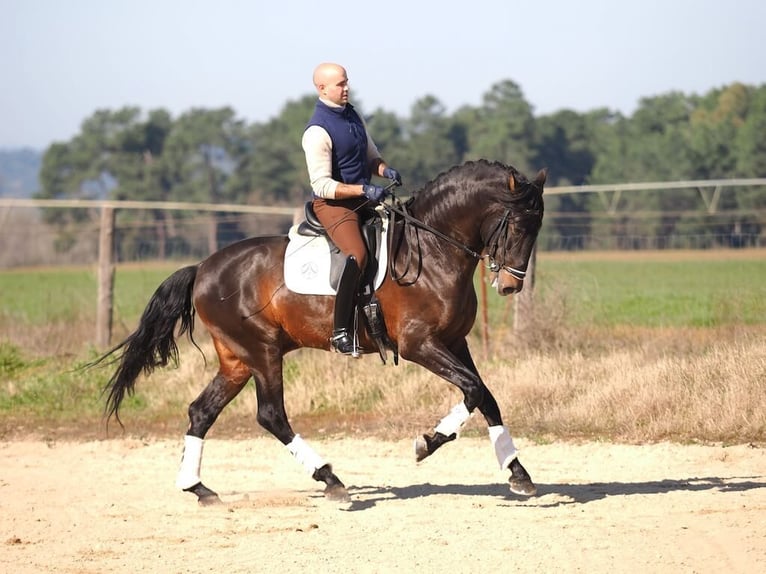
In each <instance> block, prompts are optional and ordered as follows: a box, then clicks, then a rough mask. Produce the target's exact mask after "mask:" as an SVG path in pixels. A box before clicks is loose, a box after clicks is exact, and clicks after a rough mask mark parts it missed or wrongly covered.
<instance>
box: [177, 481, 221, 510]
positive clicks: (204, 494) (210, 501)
mask: <svg viewBox="0 0 766 574" xmlns="http://www.w3.org/2000/svg"><path fill="white" fill-rule="evenodd" d="M184 492H191V493H193V494H196V495H197V502H198V503H199V505H200V506H215V505H216V504H223V502H221V499H220V498H218V493H216V492H215V491H212V490H210V489H209V488H208V487H207V486H205V485H204V484H202V483H201V482H198V483H197V484H195V485H194V486H192V487H191V488H185V489H184Z"/></svg>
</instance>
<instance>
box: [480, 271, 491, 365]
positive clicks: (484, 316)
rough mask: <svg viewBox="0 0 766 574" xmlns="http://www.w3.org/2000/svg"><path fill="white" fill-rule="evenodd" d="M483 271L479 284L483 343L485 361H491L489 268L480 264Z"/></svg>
mask: <svg viewBox="0 0 766 574" xmlns="http://www.w3.org/2000/svg"><path fill="white" fill-rule="evenodd" d="M479 269H481V272H480V275H479V282H480V283H481V303H480V304H481V342H482V350H483V351H484V360H485V361H486V360H487V359H489V314H488V312H487V268H486V266H485V265H484V263H483V262H480V263H479Z"/></svg>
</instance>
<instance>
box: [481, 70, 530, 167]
mask: <svg viewBox="0 0 766 574" xmlns="http://www.w3.org/2000/svg"><path fill="white" fill-rule="evenodd" d="M482 104H483V105H482V107H481V108H480V110H479V114H478V117H477V122H476V123H475V124H473V125H472V126H470V129H469V132H468V138H469V156H470V157H471V158H473V159H476V158H484V159H487V160H490V161H493V160H496V161H501V162H503V163H507V164H511V165H513V166H514V167H516V168H517V169H518V170H520V171H522V172H529V171H530V169H531V168H532V166H531V160H532V159H533V150H534V147H535V120H534V116H533V115H532V107H531V106H530V105H529V103H528V102H527V101H526V100H525V99H524V94H523V93H522V91H521V88H520V87H519V85H518V84H516V83H515V82H513V81H511V80H504V81H502V82H499V83H497V84H494V85H493V86H492V87H491V88H490V90H489V91H488V92H487V93H485V94H484V96H483V98H482Z"/></svg>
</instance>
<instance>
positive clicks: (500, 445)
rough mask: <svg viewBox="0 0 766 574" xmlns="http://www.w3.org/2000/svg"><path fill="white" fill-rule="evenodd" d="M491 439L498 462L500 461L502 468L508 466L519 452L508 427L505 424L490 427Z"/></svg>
mask: <svg viewBox="0 0 766 574" xmlns="http://www.w3.org/2000/svg"><path fill="white" fill-rule="evenodd" d="M489 440H490V441H492V446H493V447H494V448H495V455H496V456H497V462H498V463H500V469H501V470H504V469H506V468H508V465H509V464H511V461H512V460H513V459H514V458H516V457H517V456H518V454H519V451H518V450H516V447H515V446H514V444H513V439H512V438H511V435H510V433H509V432H508V427H506V426H505V425H497V426H493V427H489Z"/></svg>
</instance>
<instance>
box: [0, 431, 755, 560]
mask: <svg viewBox="0 0 766 574" xmlns="http://www.w3.org/2000/svg"><path fill="white" fill-rule="evenodd" d="M307 439H308V440H309V442H310V443H311V444H312V445H313V446H314V448H315V449H316V450H317V451H319V452H320V453H321V454H322V455H323V456H324V457H325V459H327V460H328V461H330V462H332V463H333V464H334V468H335V470H336V472H337V474H338V475H339V476H340V478H341V479H342V480H343V481H344V482H345V483H346V485H347V486H348V487H349V491H350V493H351V497H352V502H351V503H350V504H341V505H339V504H336V503H331V502H329V501H326V500H324V498H323V496H322V494H321V485H320V484H319V483H315V482H314V481H313V480H311V478H310V477H309V476H308V475H306V474H305V472H304V471H303V469H302V467H300V466H299V465H298V463H297V462H295V461H294V460H293V459H292V458H291V457H290V455H289V454H288V453H287V451H286V449H284V448H283V447H281V445H279V444H278V443H277V442H276V441H275V440H274V439H271V438H255V439H253V440H224V439H220V440H216V439H211V440H209V441H207V443H206V445H205V458H204V461H203V469H202V476H203V480H204V481H205V483H206V484H207V485H208V486H210V487H211V488H213V489H215V490H217V491H218V492H219V493H220V494H221V498H222V499H223V501H224V503H225V504H224V505H223V506H217V507H200V506H198V505H197V503H196V498H195V497H194V496H193V495H190V494H187V493H183V492H179V491H177V490H176V489H175V487H174V480H175V472H176V469H177V464H178V462H179V459H180V454H181V440H180V437H179V440H160V439H157V440H138V439H126V438H121V439H111V440H107V441H91V442H47V443H46V442H42V441H31V440H30V441H12V442H6V443H3V444H2V445H0V544H1V545H2V546H0V572H9V573H11V572H13V573H26V572H30V573H31V572H34V573H37V572H99V573H101V572H226V573H227V574H228V573H234V572H264V573H265V572H270V573H271V572H276V573H279V574H286V573H292V572H300V573H302V574H305V573H306V572H319V571H322V572H343V573H346V572H419V573H421V572H422V573H431V572H434V573H439V574H444V573H447V572H449V573H460V572H482V573H489V572H500V571H503V572H510V573H514V572H673V573H678V572H716V573H719V572H743V573H744V572H747V573H752V572H766V449H761V448H756V447H753V446H748V445H739V446H729V447H715V446H713V447H711V446H679V445H671V444H658V445H649V446H626V445H610V444H601V443H598V444H597V443H586V444H573V443H563V444H550V445H534V444H526V443H525V442H524V441H517V443H519V446H520V447H521V449H522V457H521V460H522V462H523V463H524V464H525V466H526V467H527V469H528V470H529V472H530V473H531V474H532V477H533V478H534V479H535V481H536V483H537V485H538V488H539V494H538V496H536V497H534V498H530V499H521V498H518V497H515V496H513V495H511V494H510V493H509V491H508V489H507V485H506V482H505V481H506V480H507V476H506V473H503V472H500V471H499V470H498V469H497V467H496V463H495V461H494V455H493V453H492V450H491V447H490V446H489V441H488V440H482V439H478V438H468V437H462V438H460V440H458V441H456V442H454V443H450V444H448V445H446V446H444V447H443V448H442V449H441V450H440V451H439V452H437V453H436V454H434V455H433V456H432V457H431V458H430V459H427V460H426V461H424V462H423V463H420V464H416V463H415V462H414V457H413V453H412V443H411V441H410V440H401V441H396V442H382V441H379V440H373V439H351V438H337V439H323V440H311V437H307Z"/></svg>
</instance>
